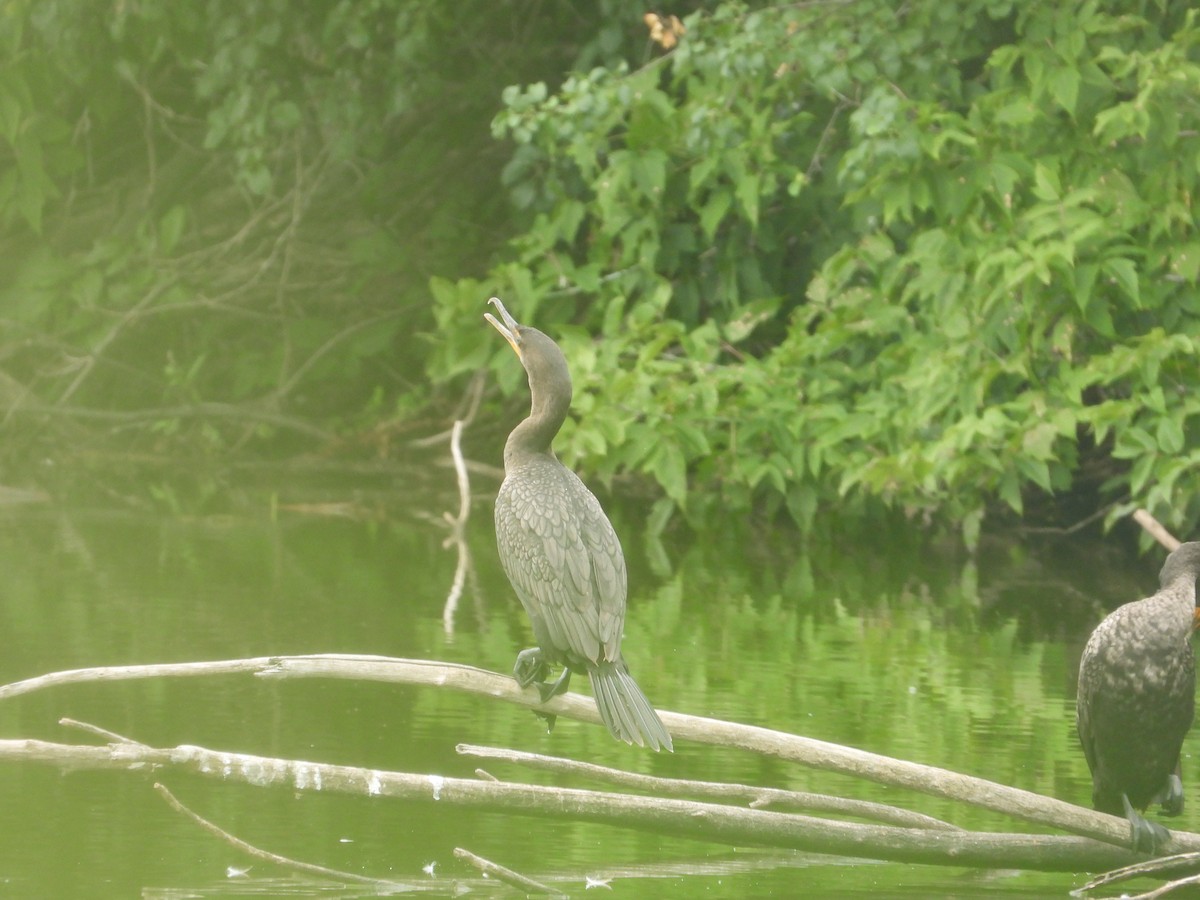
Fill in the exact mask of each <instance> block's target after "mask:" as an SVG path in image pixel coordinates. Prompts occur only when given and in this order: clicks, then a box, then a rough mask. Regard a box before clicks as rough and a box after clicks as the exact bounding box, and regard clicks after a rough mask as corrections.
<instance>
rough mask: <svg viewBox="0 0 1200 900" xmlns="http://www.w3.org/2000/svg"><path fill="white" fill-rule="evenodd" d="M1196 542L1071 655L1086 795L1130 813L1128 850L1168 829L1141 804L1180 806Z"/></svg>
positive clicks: (1144, 846)
mask: <svg viewBox="0 0 1200 900" xmlns="http://www.w3.org/2000/svg"><path fill="white" fill-rule="evenodd" d="M1198 576H1200V542H1192V543H1187V544H1181V545H1180V546H1179V547H1178V549H1176V550H1174V551H1173V552H1172V553H1171V555H1170V556H1168V557H1167V561H1166V563H1164V564H1163V567H1162V571H1161V572H1160V573H1159V576H1158V582H1159V586H1160V587H1159V591H1158V593H1156V594H1154V595H1153V596H1151V597H1147V598H1146V599H1144V600H1137V601H1134V602H1132V603H1126V604H1125V605H1124V606H1121V607H1119V608H1117V609H1116V610H1114V611H1113V612H1112V613H1110V614H1109V615H1108V617H1107V618H1105V619H1104V621H1102V622H1101V623H1100V624H1099V625H1097V626H1096V630H1095V631H1093V632H1092V636H1091V637H1090V638H1088V642H1087V646H1086V647H1084V650H1083V657H1082V658H1081V659H1080V661H1079V692H1078V698H1077V700H1076V704H1075V723H1076V727H1077V728H1078V730H1079V741H1080V743H1081V744H1083V754H1084V756H1086V757H1087V761H1088V768H1090V769H1091V770H1092V805H1093V806H1094V807H1095V808H1096V809H1098V810H1100V811H1101V812H1106V813H1112V814H1113V815H1118V816H1120V815H1123V816H1125V817H1126V818H1127V819H1128V820H1129V827H1130V837H1131V840H1132V843H1133V848H1134V849H1135V850H1140V851H1145V852H1147V853H1155V852H1157V851H1158V850H1159V849H1160V848H1161V847H1162V846H1163V845H1164V844H1165V843H1166V842H1167V841H1168V840H1169V839H1170V837H1171V835H1170V832H1169V831H1167V829H1166V828H1164V827H1163V826H1162V825H1159V824H1158V823H1157V822H1148V821H1147V820H1146V819H1144V818H1143V817H1142V816H1141V815H1140V814H1139V812H1138V811H1139V810H1144V809H1145V808H1146V807H1147V806H1149V805H1150V804H1151V803H1154V802H1158V803H1161V804H1162V811H1163V814H1164V815H1168V816H1177V815H1179V814H1180V813H1181V812H1182V811H1183V782H1182V781H1181V780H1180V775H1179V753H1180V749H1181V748H1182V746H1183V738H1184V736H1185V735H1186V734H1187V732H1188V729H1189V728H1191V725H1192V716H1193V714H1194V712H1195V704H1196V658H1195V654H1194V653H1193V651H1192V646H1191V635H1192V631H1193V630H1194V629H1195V627H1196V624H1197V622H1198V621H1200V618H1198V617H1200V614H1198V613H1197V610H1196V579H1197V577H1198Z"/></svg>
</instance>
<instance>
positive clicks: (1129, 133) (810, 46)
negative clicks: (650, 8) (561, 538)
mask: <svg viewBox="0 0 1200 900" xmlns="http://www.w3.org/2000/svg"><path fill="white" fill-rule="evenodd" d="M548 6H549V7H550V8H549V9H547V8H545V7H543V6H542V5H538V4H529V3H522V2H516V0H510V2H505V3H497V4H489V5H488V6H487V7H486V8H482V7H478V6H471V7H470V8H469V9H468V8H463V7H461V5H460V7H449V8H448V7H444V6H443V5H425V4H402V5H400V6H399V7H397V6H396V5H394V4H389V3H386V2H382V0H372V2H366V3H351V2H339V3H330V4H318V5H308V6H303V7H296V6H294V4H289V3H287V2H286V0H261V2H256V3H252V4H246V3H241V4H234V3H231V2H224V0H212V2H210V3H207V4H203V5H195V4H191V5H183V6H178V5H173V4H168V5H158V6H155V5H150V6H137V5H133V6H130V5H126V6H122V7H119V8H114V9H113V10H102V9H101V8H100V7H97V6H96V5H95V4H88V3H85V2H83V0H59V2H55V3H37V4H34V3H32V2H31V0H24V2H22V0H18V2H16V3H13V4H9V5H8V6H6V7H5V8H4V10H3V11H2V12H0V23H2V24H3V26H4V27H3V28H0V32H2V33H3V35H4V38H3V40H4V42H5V48H4V49H5V53H4V56H5V58H6V62H5V63H4V66H3V69H2V70H0V136H2V137H3V142H2V144H0V146H2V147H3V148H4V149H2V150H0V228H3V231H4V233H5V237H6V246H8V247H10V248H14V252H10V253H9V254H6V258H5V260H4V261H3V262H2V263H0V293H2V294H3V300H4V302H3V310H4V311H3V313H0V315H2V316H3V323H2V326H3V332H2V334H0V396H3V397H4V399H5V404H4V405H5V407H6V408H7V409H8V414H7V416H6V418H5V420H4V421H5V435H6V442H7V443H8V445H9V449H8V451H7V452H8V454H9V455H10V456H11V457H16V458H22V457H23V458H25V459H26V460H28V459H32V458H37V457H40V456H42V455H44V454H45V453H46V452H47V450H46V448H47V447H54V446H62V445H63V443H64V441H65V442H68V443H70V442H71V441H72V439H77V438H78V436H79V435H80V434H83V435H86V437H87V438H88V439H89V440H93V439H101V440H102V443H103V444H104V446H106V447H109V448H112V449H114V450H120V451H122V452H130V451H137V452H147V451H150V450H153V451H155V452H160V453H163V454H167V455H175V456H178V455H180V454H183V455H186V456H188V457H196V456H199V457H201V458H206V459H213V458H219V459H225V458H228V457H229V456H230V455H231V454H239V453H240V454H247V453H251V454H258V455H265V456H272V457H277V456H279V455H281V454H293V453H297V452H311V451H312V450H314V449H317V448H320V449H322V451H323V452H325V453H339V452H340V453H359V452H370V453H390V452H394V449H393V446H392V444H391V443H389V436H391V435H394V434H395V433H397V432H398V431H403V430H404V429H406V428H407V429H416V428H418V427H419V425H418V424H417V423H428V421H429V417H430V414H431V413H432V414H433V416H434V417H437V418H444V417H446V416H447V415H449V414H451V410H452V408H453V407H454V406H455V404H456V403H457V399H458V397H459V396H460V395H461V393H462V390H463V387H464V385H465V383H466V379H467V378H468V377H469V376H470V375H471V374H473V373H475V372H478V371H479V370H480V369H481V368H485V367H490V368H491V370H492V376H491V377H492V379H493V380H494V381H495V382H496V383H499V384H500V385H501V386H502V387H503V389H504V390H505V392H507V393H508V394H509V395H511V396H512V397H513V399H512V407H510V409H515V408H516V407H517V406H519V405H520V404H521V403H523V402H524V385H523V383H522V382H523V379H522V375H521V373H520V371H519V368H518V367H515V366H513V365H512V360H511V357H510V356H509V355H508V354H507V348H505V347H503V346H502V345H498V344H499V342H497V341H496V340H495V339H494V338H495V335H494V334H492V333H491V332H490V329H487V328H486V327H485V326H483V324H482V320H481V316H482V313H483V311H484V304H485V301H486V299H487V297H488V296H489V295H491V294H498V295H500V296H501V297H503V298H504V300H505V302H506V304H507V305H508V307H509V308H510V310H512V311H513V312H514V314H515V315H516V316H517V317H518V318H519V319H520V320H521V321H528V322H530V323H531V324H535V325H537V326H538V327H540V328H542V329H543V330H545V331H547V332H549V333H551V334H552V335H553V336H554V337H556V338H557V339H558V340H559V341H560V342H561V343H562V345H563V346H564V349H565V351H566V353H567V356H568V359H569V360H570V363H571V366H572V373H573V376H574V379H575V383H576V400H575V404H574V408H573V411H574V416H573V418H572V420H571V421H570V422H569V423H568V426H567V427H566V429H565V430H564V432H563V434H562V436H561V437H560V440H559V444H558V446H559V448H560V451H561V453H562V454H563V456H564V457H565V458H566V460H567V462H568V463H569V464H571V465H572V466H575V467H576V468H578V469H580V470H581V471H584V472H585V473H586V474H590V475H592V476H595V477H597V478H599V479H601V480H603V481H607V482H611V480H612V479H614V478H615V477H617V476H629V475H632V476H638V477H639V478H640V480H641V483H642V484H645V485H648V486H649V487H650V489H651V491H652V493H653V494H654V496H655V500H654V505H653V511H652V513H651V523H652V525H653V526H654V527H661V526H662V525H663V524H665V523H666V522H667V521H668V520H669V519H670V518H672V517H673V516H675V515H682V516H683V517H685V518H686V519H687V520H689V521H692V522H696V523H702V522H712V521H716V518H717V517H718V516H720V515H724V514H729V513H733V514H745V513H749V512H751V511H755V512H757V513H759V514H761V515H764V516H786V517H790V518H791V519H793V520H794V521H795V522H796V523H798V525H799V526H800V527H801V528H809V527H811V526H812V525H813V523H814V522H815V521H816V516H817V515H818V513H819V512H820V511H821V510H823V509H828V508H832V507H836V508H838V509H841V510H846V511H849V512H852V513H853V512H861V513H869V512H872V511H875V510H880V509H884V508H889V509H894V510H901V511H903V512H904V513H906V514H908V515H910V516H918V517H921V518H923V519H933V520H938V521H941V522H946V523H952V524H953V525H954V526H955V527H959V528H961V530H962V533H963V535H964V536H965V537H966V538H967V540H968V542H972V541H973V540H974V539H975V538H976V536H977V535H978V532H979V528H980V526H981V523H982V521H983V517H984V515H985V512H986V511H989V510H991V511H1001V512H1002V511H1004V510H1010V511H1011V512H1012V513H1014V514H1016V515H1021V514H1025V513H1027V508H1028V507H1029V505H1030V504H1031V503H1038V504H1039V508H1042V503H1041V501H1042V500H1043V499H1045V498H1051V500H1053V501H1055V502H1057V501H1058V500H1061V499H1062V498H1067V497H1070V498H1077V499H1079V500H1080V501H1081V502H1079V503H1076V504H1072V505H1071V510H1072V514H1077V515H1078V517H1079V518H1083V517H1084V516H1086V515H1087V514H1089V513H1091V512H1094V511H1096V510H1101V509H1103V510H1105V511H1106V512H1107V514H1108V517H1109V519H1110V520H1111V519H1113V518H1115V517H1117V516H1119V515H1121V514H1122V513H1124V512H1126V511H1127V510H1128V509H1129V508H1130V507H1131V506H1134V505H1140V506H1146V507H1148V508H1149V509H1150V510H1151V511H1152V512H1154V513H1155V514H1156V515H1157V516H1158V517H1159V518H1160V519H1162V520H1163V521H1165V522H1167V523H1168V524H1170V525H1171V526H1172V527H1174V528H1176V529H1177V530H1179V531H1182V532H1186V531H1187V530H1189V529H1191V528H1193V527H1194V526H1195V524H1196V523H1197V521H1198V520H1200V500H1198V499H1197V497H1198V496H1200V492H1198V491H1197V488H1198V487H1200V449H1197V446H1198V444H1197V439H1198V438H1200V397H1198V396H1197V395H1196V391H1195V390H1194V384H1195V381H1196V378H1197V375H1198V374H1200V371H1198V367H1197V350H1198V349H1200V299H1198V298H1197V294H1196V283H1197V277H1198V275H1200V238H1198V236H1197V232H1196V227H1195V217H1194V214H1193V210H1192V197H1193V194H1194V193H1195V192H1196V186H1197V185H1196V182H1197V179H1198V178H1200V101H1198V100H1197V98H1200V58H1198V57H1200V50H1198V41H1200V26H1198V24H1197V21H1196V14H1195V11H1193V10H1189V9H1186V8H1183V7H1181V6H1178V5H1172V4H1160V3H1149V2H1143V3H1137V2H1099V0H1092V2H1077V3H1071V4H1068V5H1066V6H1062V5H1058V6H1056V5H1054V4H1042V5H1037V4H1032V5H1031V4H1014V3H1010V2H1003V0H990V2H987V0H969V2H965V3H960V4H944V3H936V2H932V0H917V2H914V3H908V4H903V5H901V6H896V4H894V3H890V2H886V0H828V2H817V3H812V4H785V3H754V4H746V3H740V2H720V3H708V4H703V5H702V6H701V7H700V8H698V9H696V8H694V11H692V12H690V13H688V14H686V15H684V14H683V11H681V10H675V12H676V13H677V14H678V16H679V18H678V19H671V18H670V15H669V13H670V12H671V11H669V10H664V11H663V18H661V19H658V18H654V17H652V16H647V17H646V18H645V19H644V18H643V13H644V10H643V7H642V5H641V4H634V3H632V2H629V0H606V2H603V3H600V4H585V3H578V4H576V3H571V4H550V5H548ZM647 26H651V27H647ZM489 121H490V125H491V131H490V134H489V133H488V130H487V124H488V122H489ZM31 423H33V424H34V425H36V427H34V428H30V427H29V426H30V424H31ZM81 429H83V431H81Z"/></svg>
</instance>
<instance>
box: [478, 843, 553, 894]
mask: <svg viewBox="0 0 1200 900" xmlns="http://www.w3.org/2000/svg"><path fill="white" fill-rule="evenodd" d="M454 855H455V856H457V857H458V858H459V859H464V860H466V861H467V862H469V863H470V864H471V865H473V866H474V867H475V868H477V869H478V870H479V871H480V872H482V873H483V874H484V875H487V876H492V877H495V878H498V879H500V880H501V881H503V882H504V883H505V884H511V885H512V886H513V887H515V888H518V889H519V890H522V891H529V892H531V893H535V894H550V895H551V896H553V897H565V896H567V895H566V894H564V893H562V892H561V891H556V890H554V888H552V887H549V886H548V885H544V884H542V883H541V882H540V881H534V880H533V879H532V878H529V877H528V876H526V875H522V874H521V873H520V872H514V871H513V870H512V869H506V868H505V867H504V866H502V865H500V864H499V863H494V862H492V861H491V860H490V859H484V858H483V857H482V856H476V855H475V854H474V853H472V852H471V851H470V850H464V849H463V848H462V847H455V848H454Z"/></svg>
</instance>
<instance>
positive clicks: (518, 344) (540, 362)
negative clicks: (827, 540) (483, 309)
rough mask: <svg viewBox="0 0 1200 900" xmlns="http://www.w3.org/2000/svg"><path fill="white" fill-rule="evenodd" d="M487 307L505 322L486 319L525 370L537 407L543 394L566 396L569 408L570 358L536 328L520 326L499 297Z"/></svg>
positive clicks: (492, 318)
mask: <svg viewBox="0 0 1200 900" xmlns="http://www.w3.org/2000/svg"><path fill="white" fill-rule="evenodd" d="M488 303H491V304H492V305H493V306H495V307H496V311H497V312H499V313H500V318H501V319H503V322H501V321H500V320H499V319H497V318H496V317H495V316H493V315H492V314H491V313H484V315H483V317H484V318H485V319H487V320H488V322H490V323H491V324H492V327H494V328H495V329H496V330H497V331H499V332H500V333H501V334H502V335H504V339H505V340H507V341H508V343H509V346H511V347H512V348H513V350H514V351H515V352H516V354H517V358H518V359H520V360H521V364H522V365H523V366H525V372H526V373H527V374H528V375H529V389H530V391H531V392H532V393H533V394H534V403H535V405H536V404H537V402H538V399H539V397H538V395H539V394H542V393H545V394H546V395H552V396H555V397H560V398H561V397H563V396H564V395H565V397H566V402H567V403H568V404H570V398H571V372H570V370H569V369H568V368H567V358H566V357H565V356H563V352H562V350H560V349H559V346H558V344H556V343H555V342H554V341H553V340H552V339H550V338H549V337H547V336H546V335H545V334H543V333H542V332H540V331H538V330H537V329H536V328H532V327H530V326H529V325H522V324H520V323H519V322H518V321H517V320H516V319H514V318H513V317H512V315H511V314H510V313H509V311H508V310H507V309H505V308H504V304H503V303H501V302H500V298H499V297H492V298H491V299H490V300H488Z"/></svg>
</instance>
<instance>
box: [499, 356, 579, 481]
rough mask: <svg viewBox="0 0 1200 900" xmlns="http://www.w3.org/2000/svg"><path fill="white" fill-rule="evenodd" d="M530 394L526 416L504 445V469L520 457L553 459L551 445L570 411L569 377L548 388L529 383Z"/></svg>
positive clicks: (531, 381)
mask: <svg viewBox="0 0 1200 900" xmlns="http://www.w3.org/2000/svg"><path fill="white" fill-rule="evenodd" d="M529 392H530V395H531V397H532V402H531V403H530V408H529V415H528V416H526V417H525V419H523V420H522V421H521V423H520V424H518V425H517V427H516V428H514V429H513V430H512V433H511V434H509V436H508V441H507V442H506V443H505V445H504V463H505V466H506V467H507V466H508V464H509V460H510V459H514V460H515V459H518V458H520V457H522V456H529V455H533V454H541V455H544V456H551V457H552V456H554V451H553V449H551V444H552V443H553V441H554V436H555V435H556V434H558V430H559V429H560V428H562V424H563V422H565V421H566V419H567V412H568V411H569V410H570V409H571V382H570V378H569V376H568V377H567V378H566V380H565V381H558V382H556V383H554V384H553V385H549V386H542V385H535V384H534V383H533V380H532V379H531V380H530V383H529Z"/></svg>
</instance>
